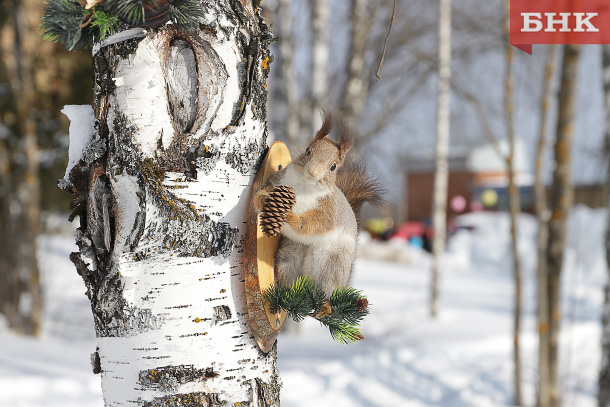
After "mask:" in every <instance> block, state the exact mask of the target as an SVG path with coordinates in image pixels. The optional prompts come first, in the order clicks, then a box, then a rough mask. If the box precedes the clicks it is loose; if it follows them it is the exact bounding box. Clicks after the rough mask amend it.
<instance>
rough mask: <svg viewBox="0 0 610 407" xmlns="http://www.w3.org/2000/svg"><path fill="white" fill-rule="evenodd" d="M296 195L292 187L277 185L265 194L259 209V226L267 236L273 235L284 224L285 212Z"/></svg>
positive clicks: (291, 204)
mask: <svg viewBox="0 0 610 407" xmlns="http://www.w3.org/2000/svg"><path fill="white" fill-rule="evenodd" d="M295 202H296V195H295V193H294V189H292V187H289V186H286V185H278V186H277V187H275V189H274V190H273V191H271V192H270V193H269V195H267V198H266V199H265V202H264V203H263V208H262V210H261V214H260V216H261V221H260V222H261V227H262V229H263V232H264V233H265V234H266V235H267V236H275V235H277V234H278V233H280V229H282V226H284V221H285V216H286V212H288V211H289V210H291V209H292V207H293V206H294V204H295Z"/></svg>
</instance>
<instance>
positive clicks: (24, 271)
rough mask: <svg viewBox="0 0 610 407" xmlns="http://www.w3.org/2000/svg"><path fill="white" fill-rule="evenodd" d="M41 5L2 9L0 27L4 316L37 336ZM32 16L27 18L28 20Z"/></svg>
mask: <svg viewBox="0 0 610 407" xmlns="http://www.w3.org/2000/svg"><path fill="white" fill-rule="evenodd" d="M36 7H37V4H35V3H32V2H27V1H15V2H11V3H9V4H6V5H4V7H3V8H4V10H1V11H2V13H6V14H5V16H4V19H2V22H3V23H4V24H2V25H0V39H1V40H0V46H1V47H2V49H3V51H4V52H0V55H2V58H1V59H2V61H0V81H6V82H7V84H8V88H9V89H10V92H9V93H8V97H9V99H8V100H7V101H1V102H0V115H1V116H2V117H1V118H2V122H3V123H5V124H6V125H7V128H8V129H9V132H10V136H9V137H7V138H6V139H5V140H1V141H0V143H1V144H2V147H0V150H2V152H1V153H0V154H2V155H3V157H2V158H3V165H2V169H1V170H0V177H1V178H2V179H0V188H1V189H2V192H0V200H2V202H0V216H1V217H0V234H1V235H2V237H1V238H0V258H1V260H0V312H2V313H3V314H4V315H5V317H6V318H7V320H8V322H9V325H10V327H11V328H12V329H14V330H16V331H18V332H21V333H25V334H29V335H36V334H37V333H38V332H39V329H40V320H41V312H42V293H41V287H40V281H39V273H38V264H37V257H36V236H37V234H38V222H39V218H40V209H39V201H40V197H39V179H38V143H37V134H36V131H37V129H36V123H35V121H34V119H33V117H32V110H33V108H34V105H35V103H36V96H35V94H34V88H33V63H32V61H33V59H34V57H35V53H36V52H35V49H34V47H33V46H32V40H31V37H32V35H34V34H31V33H33V32H35V31H34V27H36V23H35V22H34V23H33V22H32V14H33V12H35V11H36ZM28 17H29V19H28Z"/></svg>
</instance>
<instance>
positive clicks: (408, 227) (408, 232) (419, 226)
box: [394, 222, 425, 240]
mask: <svg viewBox="0 0 610 407" xmlns="http://www.w3.org/2000/svg"><path fill="white" fill-rule="evenodd" d="M424 230H425V225H424V223H423V222H405V223H403V224H402V225H400V226H398V228H397V229H396V233H394V236H396V237H400V238H403V239H405V240H409V239H410V238H411V237H413V236H419V237H421V236H423V235H424Z"/></svg>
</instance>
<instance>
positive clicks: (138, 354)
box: [60, 0, 280, 407]
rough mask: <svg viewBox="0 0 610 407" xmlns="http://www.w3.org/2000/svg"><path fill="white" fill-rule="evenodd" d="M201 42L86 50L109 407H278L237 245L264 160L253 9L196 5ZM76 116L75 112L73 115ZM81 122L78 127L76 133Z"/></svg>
mask: <svg viewBox="0 0 610 407" xmlns="http://www.w3.org/2000/svg"><path fill="white" fill-rule="evenodd" d="M201 7H204V9H205V16H206V17H205V21H204V22H203V24H202V25H201V28H200V29H199V30H198V31H197V32H196V33H184V32H180V31H177V30H176V29H175V28H174V27H173V26H171V25H164V26H162V27H161V28H158V29H153V30H149V31H148V32H146V33H145V34H142V30H141V29H137V28H136V29H130V30H126V31H123V32H121V33H119V34H117V35H115V36H113V37H111V38H110V39H108V40H107V41H106V42H105V43H102V44H101V46H98V47H97V48H96V49H94V69H95V100H94V103H93V108H94V116H95V121H94V126H93V127H90V126H88V125H87V118H86V111H85V112H84V116H85V117H83V114H80V115H79V116H78V117H76V120H75V121H73V124H74V126H73V128H72V126H71V134H70V137H71V143H72V146H71V151H77V150H76V149H74V150H73V149H72V147H74V144H79V143H80V144H83V142H84V141H87V140H88V142H87V144H86V145H87V146H86V148H85V149H84V151H83V153H82V155H80V156H78V157H71V159H70V160H71V162H73V161H74V160H75V159H76V158H80V161H79V160H77V159H76V161H77V162H78V164H77V165H75V166H74V167H73V168H71V170H70V172H69V180H68V182H66V181H60V184H61V185H62V186H63V187H65V188H69V189H70V190H71V191H72V192H73V193H74V194H75V200H74V203H73V205H74V207H75V208H76V210H77V211H80V220H81V227H80V228H79V229H78V230H77V234H76V237H77V244H78V246H79V249H80V251H79V252H77V253H73V254H72V256H71V259H72V261H73V262H74V263H75V264H76V267H77V271H78V273H79V274H80V275H81V276H82V278H83V279H84V281H85V284H86V286H87V295H88V297H89V299H90V300H91V308H92V311H93V316H94V321H95V329H96V334H97V338H98V340H97V350H96V351H95V353H94V354H93V355H92V363H93V366H94V371H96V372H101V379H102V390H103V394H104V401H105V405H106V406H118V405H137V406H146V407H148V406H157V405H163V406H220V405H231V406H257V407H258V406H278V405H279V386H280V379H279V376H278V372H277V368H276V360H275V359H276V350H275V346H274V347H273V350H272V351H271V352H269V354H263V353H262V352H261V351H260V350H259V348H258V346H257V344H256V342H255V340H254V339H253V337H252V335H251V333H250V327H249V324H248V320H247V318H248V312H247V308H246V300H245V296H244V295H245V294H244V274H243V261H244V259H243V258H242V244H243V232H244V230H245V226H246V225H245V221H246V214H247V204H248V201H249V199H248V196H249V188H248V187H249V185H250V183H251V181H252V177H253V174H254V173H255V171H256V170H257V167H258V163H259V160H260V158H261V155H262V153H263V152H264V150H265V137H266V133H267V129H266V122H265V120H266V109H265V103H266V97H267V95H266V90H265V82H266V78H267V74H268V63H269V53H268V50H267V48H268V45H269V42H270V41H271V38H272V37H271V35H270V33H269V31H268V29H267V27H266V26H265V24H264V22H263V21H262V19H261V18H260V17H259V14H258V13H259V10H257V7H258V2H255V4H252V2H250V1H246V0H243V1H241V2H237V1H228V0H225V1H214V2H202V4H201ZM67 113H69V114H70V113H72V114H73V116H74V109H68V110H67ZM77 121H84V124H81V125H78V123H75V122H77Z"/></svg>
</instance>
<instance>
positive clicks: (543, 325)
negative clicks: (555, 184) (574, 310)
mask: <svg viewBox="0 0 610 407" xmlns="http://www.w3.org/2000/svg"><path fill="white" fill-rule="evenodd" d="M556 50H557V45H551V46H550V49H549V53H548V56H547V61H546V65H545V70H544V78H543V81H542V83H543V84H544V85H543V91H542V97H541V106H540V129H539V132H538V144H537V146H536V161H535V164H534V196H535V200H536V205H535V210H536V218H537V220H538V237H537V248H538V250H537V252H538V263H537V266H538V267H537V268H538V270H537V274H536V278H537V288H538V292H537V299H538V308H537V313H538V337H539V346H538V395H537V397H538V405H540V406H543V405H545V404H544V403H548V401H547V400H546V399H545V400H542V398H541V397H545V398H547V397H548V394H549V390H548V388H547V386H548V385H549V356H548V353H547V352H548V351H549V346H548V340H549V321H548V318H549V306H548V297H547V295H546V290H547V288H548V282H547V257H546V250H547V244H548V233H549V229H548V218H549V216H548V207H547V192H546V187H545V186H544V183H543V174H542V169H543V158H544V157H543V156H544V152H545V150H546V138H547V132H548V121H549V112H550V110H549V107H550V103H551V99H552V96H553V92H552V91H553V86H552V84H553V73H554V68H555V63H556V62H555V59H556V58H555V54H556V52H557V51H556Z"/></svg>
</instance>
